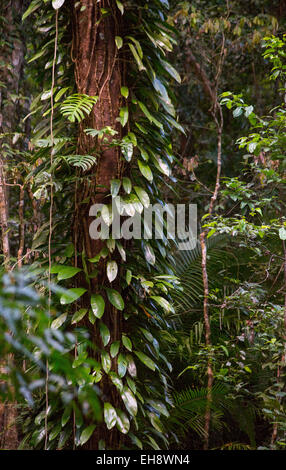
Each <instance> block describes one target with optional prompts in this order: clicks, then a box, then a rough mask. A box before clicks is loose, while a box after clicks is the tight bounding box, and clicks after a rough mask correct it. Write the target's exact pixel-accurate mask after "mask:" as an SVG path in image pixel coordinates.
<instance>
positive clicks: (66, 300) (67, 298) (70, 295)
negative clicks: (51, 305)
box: [60, 287, 86, 305]
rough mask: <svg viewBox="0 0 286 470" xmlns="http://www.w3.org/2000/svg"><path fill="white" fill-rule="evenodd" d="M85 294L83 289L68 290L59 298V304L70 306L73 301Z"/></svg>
mask: <svg viewBox="0 0 286 470" xmlns="http://www.w3.org/2000/svg"><path fill="white" fill-rule="evenodd" d="M85 292H86V289H84V288H83V287H78V288H73V289H69V290H68V291H67V292H65V293H64V294H63V295H62V296H61V298H60V303H61V304H62V305H67V304H71V303H72V302H74V301H75V300H77V299H79V298H80V297H81V296H82V295H83V294H84V293H85Z"/></svg>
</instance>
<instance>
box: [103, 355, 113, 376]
mask: <svg viewBox="0 0 286 470" xmlns="http://www.w3.org/2000/svg"><path fill="white" fill-rule="evenodd" d="M101 364H102V367H103V370H104V372H106V374H108V372H109V371H110V369H111V359H110V356H109V354H108V352H106V351H102V353H101Z"/></svg>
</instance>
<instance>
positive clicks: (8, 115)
mask: <svg viewBox="0 0 286 470" xmlns="http://www.w3.org/2000/svg"><path fill="white" fill-rule="evenodd" d="M24 3H25V2H24V1H23V0H13V1H8V2H7V1H4V0H1V1H0V17H1V19H2V20H3V18H4V20H3V21H4V23H3V25H2V39H3V40H4V47H3V48H2V50H1V57H0V59H1V62H2V64H4V65H2V68H1V70H0V82H1V86H0V133H2V134H4V133H6V134H7V137H4V138H2V139H1V141H2V142H1V143H2V144H3V141H4V140H5V143H6V144H10V145H11V143H12V136H11V134H12V133H13V132H15V131H16V127H17V125H18V123H19V121H20V116H19V112H18V111H19V106H18V100H17V99H15V98H13V99H12V98H11V94H12V93H13V95H14V96H17V94H18V93H19V88H20V84H21V76H22V68H23V62H24V49H25V46H24V40H23V36H22V32H21V26H20V25H21V18H22V14H23V9H24ZM5 160H6V159H5V152H4V146H2V151H1V153H0V226H1V244H2V251H3V257H4V265H5V267H6V269H9V260H10V246H9V227H8V194H7V193H8V191H7V187H6V174H5ZM10 360H13V358H12V357H11V358H10ZM5 367H6V362H5V361H4V360H3V358H1V359H0V370H3V369H5ZM15 419H16V404H15V403H7V402H4V403H0V448H1V449H16V448H17V447H18V433H17V428H16V424H15Z"/></svg>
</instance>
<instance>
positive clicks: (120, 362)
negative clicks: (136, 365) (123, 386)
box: [117, 353, 128, 378]
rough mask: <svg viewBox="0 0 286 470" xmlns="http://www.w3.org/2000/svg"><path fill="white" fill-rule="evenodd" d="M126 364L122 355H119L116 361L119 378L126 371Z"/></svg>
mask: <svg viewBox="0 0 286 470" xmlns="http://www.w3.org/2000/svg"><path fill="white" fill-rule="evenodd" d="M127 366H128V362H127V359H126V357H125V356H124V354H122V353H120V354H119V356H118V359H117V369H118V375H119V377H120V378H121V377H124V375H125V374H126V371H127Z"/></svg>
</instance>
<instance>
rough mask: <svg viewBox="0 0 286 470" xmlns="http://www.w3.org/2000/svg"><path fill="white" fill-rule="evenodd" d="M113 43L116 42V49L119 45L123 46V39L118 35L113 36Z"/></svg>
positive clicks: (119, 47)
mask: <svg viewBox="0 0 286 470" xmlns="http://www.w3.org/2000/svg"><path fill="white" fill-rule="evenodd" d="M115 44H116V47H117V49H121V47H122V46H123V39H122V37H120V36H115Z"/></svg>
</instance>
